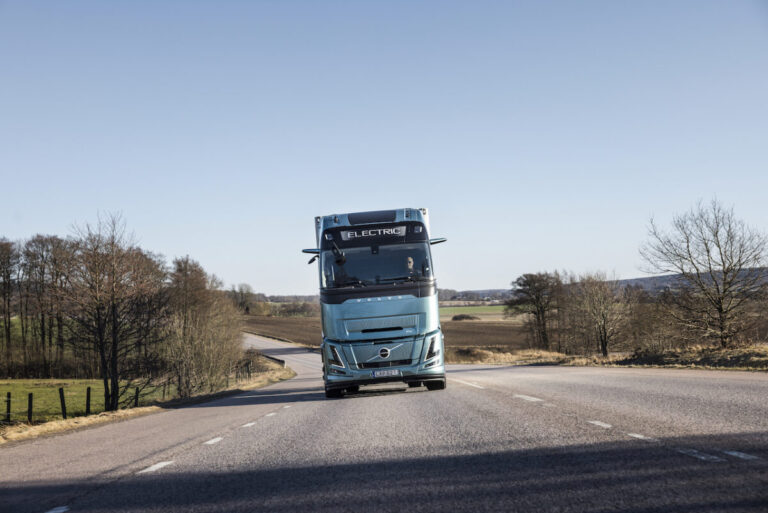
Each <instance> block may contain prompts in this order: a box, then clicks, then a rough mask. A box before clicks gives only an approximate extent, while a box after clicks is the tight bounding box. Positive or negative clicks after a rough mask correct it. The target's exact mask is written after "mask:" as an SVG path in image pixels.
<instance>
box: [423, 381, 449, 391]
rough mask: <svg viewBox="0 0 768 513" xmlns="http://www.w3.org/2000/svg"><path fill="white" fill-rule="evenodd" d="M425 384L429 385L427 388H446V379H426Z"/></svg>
mask: <svg viewBox="0 0 768 513" xmlns="http://www.w3.org/2000/svg"><path fill="white" fill-rule="evenodd" d="M424 384H425V385H427V390H445V380H444V379H441V380H435V381H425V382H424Z"/></svg>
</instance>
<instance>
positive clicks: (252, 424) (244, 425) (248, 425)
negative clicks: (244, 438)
mask: <svg viewBox="0 0 768 513" xmlns="http://www.w3.org/2000/svg"><path fill="white" fill-rule="evenodd" d="M255 425H256V423H255V422H249V423H248V424H243V425H242V426H241V427H251V426H255Z"/></svg>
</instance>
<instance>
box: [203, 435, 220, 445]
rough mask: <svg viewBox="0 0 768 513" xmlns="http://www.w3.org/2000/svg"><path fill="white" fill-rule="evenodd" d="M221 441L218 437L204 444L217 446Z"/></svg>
mask: <svg viewBox="0 0 768 513" xmlns="http://www.w3.org/2000/svg"><path fill="white" fill-rule="evenodd" d="M222 440H223V438H221V437H220V436H217V437H216V438H211V439H210V440H208V441H207V442H205V445H213V444H217V443H219V442H221V441H222Z"/></svg>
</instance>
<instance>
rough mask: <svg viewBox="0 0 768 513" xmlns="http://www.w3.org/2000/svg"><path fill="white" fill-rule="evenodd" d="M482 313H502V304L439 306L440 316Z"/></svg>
mask: <svg viewBox="0 0 768 513" xmlns="http://www.w3.org/2000/svg"><path fill="white" fill-rule="evenodd" d="M459 314H468V315H482V314H498V315H503V314H504V305H483V306H444V307H441V308H440V316H441V317H453V316H454V315H459Z"/></svg>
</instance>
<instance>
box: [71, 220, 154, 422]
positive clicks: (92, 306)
mask: <svg viewBox="0 0 768 513" xmlns="http://www.w3.org/2000/svg"><path fill="white" fill-rule="evenodd" d="M79 236H80V237H79V240H78V241H77V252H76V265H75V271H74V272H73V276H72V278H71V280H70V289H69V300H70V301H71V303H72V312H71V317H72V319H73V320H74V321H75V322H76V325H77V327H78V335H79V337H78V338H79V340H81V341H84V342H85V343H87V344H88V345H89V346H90V347H91V348H92V350H93V353H95V354H96V355H97V358H98V367H99V373H100V376H101V379H102V381H103V384H104V403H105V407H106V409H107V410H116V409H117V408H118V407H119V405H120V399H121V396H122V395H123V394H124V393H125V392H126V390H127V389H128V388H129V387H130V386H131V385H132V382H133V380H135V379H136V378H137V377H140V378H142V380H143V378H146V377H147V376H142V375H141V372H140V371H139V369H140V367H141V366H140V365H139V363H137V362H140V360H141V359H140V354H141V353H142V352H146V344H147V343H148V342H149V341H151V340H152V339H153V337H152V336H151V335H148V334H147V332H146V329H145V328H146V322H147V320H146V318H145V317H146V315H147V312H146V311H145V310H144V308H145V307H146V306H147V305H148V304H154V303H155V302H156V301H157V299H155V298H156V297H157V296H158V295H159V294H160V293H161V288H162V286H163V281H164V274H163V272H162V269H161V268H160V269H158V266H159V265H160V263H159V262H157V259H155V258H152V257H151V256H148V255H147V254H145V253H144V252H142V251H141V249H139V248H137V247H136V246H135V245H134V244H133V241H132V240H131V238H130V237H129V236H128V235H127V234H126V232H125V225H124V222H123V221H122V219H121V217H120V216H119V215H110V216H108V217H107V219H99V222H98V224H97V226H95V227H93V226H90V225H86V226H85V228H83V229H80V230H79ZM152 313H154V311H153V312H152ZM160 320H162V319H160ZM157 329H159V327H157ZM142 347H144V348H143V349H141V348H142ZM144 384H146V381H145V382H144Z"/></svg>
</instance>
